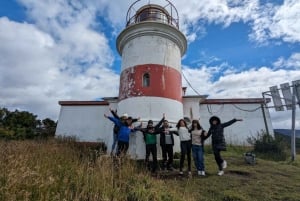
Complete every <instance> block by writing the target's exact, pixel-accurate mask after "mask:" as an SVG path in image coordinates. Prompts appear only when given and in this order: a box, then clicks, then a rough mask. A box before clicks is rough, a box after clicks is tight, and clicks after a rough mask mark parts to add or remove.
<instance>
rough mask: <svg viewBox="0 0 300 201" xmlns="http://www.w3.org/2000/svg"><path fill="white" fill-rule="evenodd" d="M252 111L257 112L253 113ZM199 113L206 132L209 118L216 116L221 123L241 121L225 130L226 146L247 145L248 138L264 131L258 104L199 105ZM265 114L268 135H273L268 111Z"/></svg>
mask: <svg viewBox="0 0 300 201" xmlns="http://www.w3.org/2000/svg"><path fill="white" fill-rule="evenodd" d="M238 108H239V109H238ZM257 108H258V109H257ZM254 109H257V110H255V111H253V110H254ZM243 110H249V111H243ZM250 111H251V112H250ZM199 113H200V122H201V125H202V126H203V127H204V128H205V129H206V130H208V129H209V127H210V125H209V118H210V117H212V116H218V117H219V118H220V119H221V122H223V123H224V122H227V121H229V120H231V119H233V118H240V119H243V121H242V122H236V123H234V124H233V125H231V126H229V127H226V128H225V130H224V134H225V138H226V142H227V144H235V145H248V143H247V138H248V137H251V136H257V134H258V133H260V132H261V131H262V130H266V128H265V124H264V120H263V113H262V109H261V108H260V104H258V103H257V104H254V103H251V104H211V105H207V104H200V108H199ZM265 114H266V119H267V124H268V128H269V132H270V134H272V135H274V133H273V127H272V123H271V118H270V114H269V111H268V110H265Z"/></svg>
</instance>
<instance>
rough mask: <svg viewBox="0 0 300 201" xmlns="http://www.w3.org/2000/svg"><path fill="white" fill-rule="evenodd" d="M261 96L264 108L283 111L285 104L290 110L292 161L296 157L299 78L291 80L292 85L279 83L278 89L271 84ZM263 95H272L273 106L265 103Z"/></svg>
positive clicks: (299, 100)
mask: <svg viewBox="0 0 300 201" xmlns="http://www.w3.org/2000/svg"><path fill="white" fill-rule="evenodd" d="M280 90H281V92H282V96H281V95H280V93H279V92H280ZM262 96H263V99H264V100H265V107H266V108H275V110H276V111H284V107H283V106H285V107H286V109H287V110H292V129H291V130H292V132H291V157H292V161H294V160H295V157H296V130H295V121H296V105H297V104H298V105H299V107H300V80H295V81H292V85H289V83H283V84H280V88H279V89H278V87H277V86H272V87H270V91H266V92H263V93H262ZM265 96H271V97H272V99H273V106H268V105H267V102H266V98H265ZM282 99H283V100H284V102H285V105H282V101H281V100H282ZM296 99H297V100H298V102H297V101H296Z"/></svg>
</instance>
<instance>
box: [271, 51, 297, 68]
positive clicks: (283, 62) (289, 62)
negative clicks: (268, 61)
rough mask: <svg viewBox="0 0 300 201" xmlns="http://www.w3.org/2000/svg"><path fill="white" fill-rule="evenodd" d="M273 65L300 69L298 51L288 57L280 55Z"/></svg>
mask: <svg viewBox="0 0 300 201" xmlns="http://www.w3.org/2000/svg"><path fill="white" fill-rule="evenodd" d="M273 65H274V67H275V68H292V69H296V70H297V69H298V70H300V53H299V52H297V53H293V54H292V55H291V56H290V57H289V58H288V59H285V58H283V57H280V58H278V60H277V61H275V62H274V63H273Z"/></svg>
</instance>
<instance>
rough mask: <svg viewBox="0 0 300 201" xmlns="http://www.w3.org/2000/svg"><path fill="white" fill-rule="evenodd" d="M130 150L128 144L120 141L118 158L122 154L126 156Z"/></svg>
mask: <svg viewBox="0 0 300 201" xmlns="http://www.w3.org/2000/svg"><path fill="white" fill-rule="evenodd" d="M128 148H129V143H128V142H122V141H118V150H117V156H120V155H121V154H122V155H126V152H127V150H128Z"/></svg>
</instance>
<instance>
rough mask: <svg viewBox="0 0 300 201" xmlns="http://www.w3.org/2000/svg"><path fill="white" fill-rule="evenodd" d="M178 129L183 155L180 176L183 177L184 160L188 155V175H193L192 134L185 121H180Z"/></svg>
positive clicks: (181, 156)
mask: <svg viewBox="0 0 300 201" xmlns="http://www.w3.org/2000/svg"><path fill="white" fill-rule="evenodd" d="M176 128H177V133H176V134H177V135H178V136H179V138H180V150H181V155H180V166H179V168H180V170H179V171H180V172H179V174H180V175H183V171H182V169H183V164H184V159H185V155H187V160H188V174H189V175H191V174H192V172H191V151H192V141H191V134H190V133H189V129H188V127H187V123H186V122H185V121H184V120H183V119H180V120H179V121H178V123H177V125H176Z"/></svg>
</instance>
